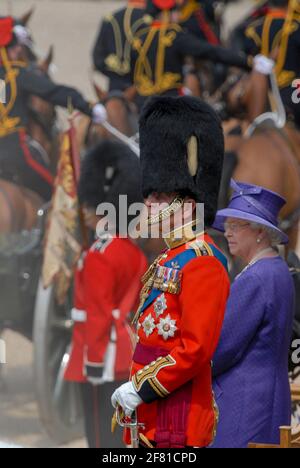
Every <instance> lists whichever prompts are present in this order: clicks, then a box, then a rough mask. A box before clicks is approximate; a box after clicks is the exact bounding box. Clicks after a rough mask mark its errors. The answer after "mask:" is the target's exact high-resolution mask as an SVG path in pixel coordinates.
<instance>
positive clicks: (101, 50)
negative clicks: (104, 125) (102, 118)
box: [93, 0, 151, 135]
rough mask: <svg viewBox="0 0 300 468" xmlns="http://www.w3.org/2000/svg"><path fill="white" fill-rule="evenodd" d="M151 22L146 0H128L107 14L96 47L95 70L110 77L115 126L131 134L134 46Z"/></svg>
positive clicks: (109, 100)
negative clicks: (140, 32)
mask: <svg viewBox="0 0 300 468" xmlns="http://www.w3.org/2000/svg"><path fill="white" fill-rule="evenodd" d="M150 22H151V18H150V17H149V16H148V15H146V13H145V1H144V0H129V1H128V3H127V6H126V7H125V8H122V9H121V10H118V11H116V12H115V13H113V14H109V15H107V16H106V17H105V18H104V20H103V21H102V22H101V26H100V31H99V34H98V37H97V40H96V43H95V46H94V49H93V64H94V68H95V70H97V71H99V72H101V73H102V74H103V75H104V76H106V77H107V78H108V93H107V94H106V95H105V94H103V99H104V103H105V104H106V107H107V109H108V113H109V114H110V116H111V117H112V119H113V122H114V126H115V127H116V128H118V129H119V130H120V131H122V132H123V133H125V134H126V135H131V134H132V128H131V126H130V125H129V123H128V120H129V119H128V114H129V115H130V113H132V112H134V109H133V108H132V106H130V103H132V102H134V100H135V97H136V92H135V88H134V86H133V83H132V63H131V48H132V42H133V39H134V36H135V35H136V33H137V32H138V31H139V30H140V29H143V28H144V27H145V25H147V24H149V23H150Z"/></svg>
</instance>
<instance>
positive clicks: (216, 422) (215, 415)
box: [212, 392, 220, 443]
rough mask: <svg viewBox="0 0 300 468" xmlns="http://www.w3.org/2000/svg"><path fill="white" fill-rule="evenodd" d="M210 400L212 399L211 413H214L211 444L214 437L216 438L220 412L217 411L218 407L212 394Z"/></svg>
mask: <svg viewBox="0 0 300 468" xmlns="http://www.w3.org/2000/svg"><path fill="white" fill-rule="evenodd" d="M212 399H213V403H212V407H213V412H214V427H213V441H212V443H213V442H214V440H215V438H216V436H217V428H218V423H219V419H220V411H219V407H218V405H217V402H216V399H215V394H214V392H213V394H212Z"/></svg>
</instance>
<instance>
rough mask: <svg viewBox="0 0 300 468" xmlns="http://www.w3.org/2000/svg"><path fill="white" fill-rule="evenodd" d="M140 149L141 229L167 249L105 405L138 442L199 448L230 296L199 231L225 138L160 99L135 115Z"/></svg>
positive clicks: (212, 119)
mask: <svg viewBox="0 0 300 468" xmlns="http://www.w3.org/2000/svg"><path fill="white" fill-rule="evenodd" d="M140 145H141V166H142V185H143V194H144V198H145V199H146V205H147V207H148V210H149V224H150V225H154V223H159V225H160V230H161V232H162V234H163V236H164V238H165V240H166V244H167V247H168V249H167V250H166V251H165V252H163V253H162V255H161V256H160V257H159V258H158V259H157V260H156V261H155V262H154V264H153V265H152V266H151V267H150V269H149V270H148V273H147V274H146V275H145V276H144V278H143V282H144V288H143V290H142V293H141V303H140V307H139V309H138V312H137V314H136V322H137V340H138V344H137V347H136V350H135V353H134V357H133V365H132V373H131V379H130V381H129V382H128V383H126V384H124V385H123V386H121V387H120V388H119V389H118V390H116V392H115V393H114V394H113V396H112V404H113V406H114V407H117V406H118V405H119V406H121V407H122V408H123V410H124V412H125V415H126V416H130V415H132V413H133V412H134V411H136V413H137V419H138V421H139V423H142V424H144V427H145V429H142V430H141V432H142V435H143V436H144V437H143V440H144V441H145V438H146V439H148V441H150V443H151V444H152V445H153V446H155V447H157V448H170V447H172V448H183V447H186V446H191V447H207V446H208V445H209V444H210V443H211V442H212V441H213V440H214V435H215V431H216V426H217V421H218V410H217V407H216V404H215V401H214V396H213V391H212V369H211V360H212V357H213V354H214V351H215V349H216V346H217V344H218V340H219V337H220V333H221V328H222V322H223V318H224V312H225V306H226V302H227V298H228V294H229V279H228V274H227V262H226V259H225V257H224V255H223V254H222V252H221V251H220V250H219V249H218V248H217V247H216V245H215V244H214V243H213V241H212V239H211V238H210V237H209V235H208V234H207V233H206V230H205V229H206V228H208V227H210V226H211V225H212V223H213V221H214V218H215V213H216V209H217V201H218V192H219V185H220V178H221V172H222V164H223V155H224V139H223V132H222V128H221V124H220V121H219V119H218V118H217V116H216V114H215V113H214V111H213V110H212V109H211V108H210V107H209V106H208V105H207V104H205V103H203V102H201V101H200V100H198V99H196V98H191V97H182V98H172V97H171V98H168V97H158V98H153V99H151V100H150V101H149V102H148V104H147V105H146V107H145V108H144V110H143V113H142V116H141V121H140ZM162 202H165V203H166V208H164V209H163V210H160V208H159V207H158V204H160V203H162ZM200 203H202V204H203V203H204V210H205V211H204V212H205V215H204V219H203V220H202V223H201V219H200V218H201V216H200V212H201V210H199V205H198V204H200ZM183 214H184V219H185V221H182V219H183V218H182V215H183ZM187 215H189V217H188V218H187ZM167 220H169V225H170V227H171V229H170V231H169V232H168V233H167V232H166V230H165V227H164V225H165V223H166V221H167ZM201 224H202V225H201ZM126 441H127V443H130V437H129V434H126Z"/></svg>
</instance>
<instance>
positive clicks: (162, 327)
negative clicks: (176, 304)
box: [157, 314, 177, 341]
mask: <svg viewBox="0 0 300 468" xmlns="http://www.w3.org/2000/svg"><path fill="white" fill-rule="evenodd" d="M157 329H158V334H159V335H161V336H162V337H163V339H164V340H165V341H166V340H168V339H169V338H174V336H175V332H176V331H177V327H176V320H172V319H171V316H170V314H169V315H167V317H166V318H161V319H160V321H159V324H158V325H157Z"/></svg>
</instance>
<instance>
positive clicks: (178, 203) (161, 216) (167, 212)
mask: <svg viewBox="0 0 300 468" xmlns="http://www.w3.org/2000/svg"><path fill="white" fill-rule="evenodd" d="M183 203H184V201H183V198H181V197H179V196H177V197H176V198H175V199H174V200H173V201H172V203H171V204H170V205H169V206H167V207H166V208H165V209H163V210H161V211H160V212H159V213H158V214H157V215H154V216H150V217H149V218H148V225H149V226H152V225H153V224H158V223H160V222H162V221H165V220H166V219H168V218H169V217H170V216H171V215H172V214H174V213H176V212H177V211H178V210H179V209H180V208H181V207H182V206H183Z"/></svg>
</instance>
